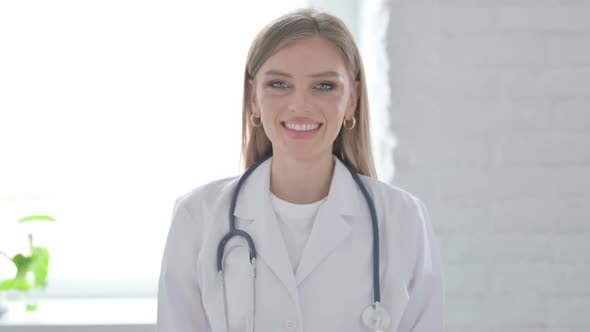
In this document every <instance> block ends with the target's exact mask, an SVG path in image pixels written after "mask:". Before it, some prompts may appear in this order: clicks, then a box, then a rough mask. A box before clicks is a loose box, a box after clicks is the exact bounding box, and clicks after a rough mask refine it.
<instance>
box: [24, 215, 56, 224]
mask: <svg viewBox="0 0 590 332" xmlns="http://www.w3.org/2000/svg"><path fill="white" fill-rule="evenodd" d="M30 221H51V222H54V221H55V218H53V217H51V216H42V215H33V216H28V217H24V218H21V219H20V220H19V221H18V222H19V223H23V222H30Z"/></svg>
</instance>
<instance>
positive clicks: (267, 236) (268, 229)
mask: <svg viewBox="0 0 590 332" xmlns="http://www.w3.org/2000/svg"><path fill="white" fill-rule="evenodd" d="M271 160H272V159H269V160H266V161H265V162H263V163H262V164H261V165H260V166H259V167H258V169H256V170H255V171H254V172H253V173H252V174H251V175H250V177H249V178H248V179H247V180H246V182H244V184H243V186H242V189H241V190H240V194H239V195H238V201H237V202H236V210H235V213H234V215H235V216H236V217H238V218H241V219H243V220H239V221H238V228H240V229H242V230H244V231H246V232H247V233H248V234H250V236H251V237H252V239H253V241H254V245H255V247H256V252H257V254H258V258H259V259H260V260H262V261H263V262H264V263H265V264H266V265H267V266H268V267H269V268H270V270H271V271H272V272H273V273H274V274H275V275H276V276H277V278H278V279H279V280H280V281H281V283H282V284H283V285H284V286H285V287H286V288H287V290H288V292H289V294H290V296H291V297H292V299H293V301H297V288H296V287H297V286H296V283H295V276H294V275H293V268H292V266H291V261H290V260H289V256H288V254H287V248H286V247H285V242H284V240H283V235H282V233H281V230H280V229H279V225H278V224H277V220H276V215H275V212H274V209H273V207H272V202H271V199H270V166H271ZM248 220H250V222H249V221H248ZM258 264H260V263H258Z"/></svg>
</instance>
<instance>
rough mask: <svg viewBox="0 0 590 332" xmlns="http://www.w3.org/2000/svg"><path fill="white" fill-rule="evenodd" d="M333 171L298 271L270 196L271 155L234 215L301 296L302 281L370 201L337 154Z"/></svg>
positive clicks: (261, 253)
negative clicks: (328, 189) (289, 253)
mask: <svg viewBox="0 0 590 332" xmlns="http://www.w3.org/2000/svg"><path fill="white" fill-rule="evenodd" d="M334 161H335V165H334V174H333V177H332V182H331V185H330V191H329V193H328V197H327V199H326V201H325V202H324V204H323V205H322V206H321V207H320V210H319V211H318V215H317V218H316V222H315V223H314V226H313V229H312V232H311V234H310V236H309V239H308V242H307V245H306V247H305V249H304V252H303V255H302V257H301V261H300V262H299V265H298V267H297V270H296V271H295V274H294V273H293V268H292V266H291V264H290V260H289V256H288V253H287V248H286V246H285V242H284V240H283V235H282V233H281V230H280V228H279V225H278V223H277V222H276V215H275V212H274V209H273V206H272V202H271V196H270V168H271V163H272V157H271V158H269V159H268V160H266V161H264V162H263V163H262V164H261V165H260V166H259V167H258V168H257V169H256V170H255V171H254V172H253V173H252V174H251V175H250V177H249V178H248V179H247V180H246V181H245V182H244V184H243V186H242V189H241V190H240V194H239V195H238V200H237V202H236V209H235V212H234V215H235V216H236V217H237V218H239V221H238V224H237V227H238V228H240V229H242V230H244V231H246V232H248V234H250V236H251V237H252V238H253V239H254V242H255V246H256V249H257V253H258V255H259V257H260V258H261V259H262V260H263V261H264V262H265V263H266V264H267V265H268V267H269V268H270V269H271V270H272V271H273V273H274V274H275V275H276V276H277V277H278V278H279V280H281V282H282V283H283V284H284V286H285V287H286V288H287V290H288V291H289V294H290V295H291V298H292V299H293V300H294V301H295V302H296V303H297V302H298V291H297V285H299V284H300V283H301V282H303V280H304V279H305V278H306V277H307V276H308V275H309V274H310V273H311V272H313V270H314V269H315V268H316V267H317V266H319V265H320V264H321V263H322V261H324V259H325V258H326V257H327V256H328V255H329V254H330V253H331V252H332V251H333V250H334V249H336V247H337V246H338V245H339V244H340V243H341V242H342V241H344V240H345V239H346V238H347V237H348V236H349V234H350V232H351V230H352V227H351V225H350V222H353V221H354V220H358V219H359V218H347V216H359V215H361V214H362V211H361V204H363V203H364V202H365V199H364V197H363V196H362V192H361V191H360V189H359V188H358V186H357V184H356V182H354V179H353V178H352V176H351V175H350V173H349V171H348V169H347V168H346V166H345V165H344V164H343V163H342V162H341V161H340V160H339V159H338V158H336V157H334Z"/></svg>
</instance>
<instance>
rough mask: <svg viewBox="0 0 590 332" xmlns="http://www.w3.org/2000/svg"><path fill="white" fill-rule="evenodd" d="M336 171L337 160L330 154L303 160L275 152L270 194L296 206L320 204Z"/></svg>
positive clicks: (326, 194)
mask: <svg viewBox="0 0 590 332" xmlns="http://www.w3.org/2000/svg"><path fill="white" fill-rule="evenodd" d="M277 152H278V151H277ZM333 172H334V160H333V159H332V155H331V154H327V155H325V156H323V157H321V158H310V159H305V160H301V159H295V158H293V157H290V156H286V155H283V154H281V153H274V154H273V158H272V164H271V173H270V191H271V192H272V193H273V194H274V195H275V196H277V197H278V198H280V199H282V200H284V201H287V202H290V203H294V204H310V203H313V202H317V201H319V200H321V199H322V198H324V197H326V196H328V192H329V191H330V184H331V183H332V174H333Z"/></svg>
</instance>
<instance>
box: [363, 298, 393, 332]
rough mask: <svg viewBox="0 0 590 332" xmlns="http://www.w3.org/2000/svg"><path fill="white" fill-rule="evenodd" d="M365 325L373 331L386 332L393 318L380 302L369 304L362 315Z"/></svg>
mask: <svg viewBox="0 0 590 332" xmlns="http://www.w3.org/2000/svg"><path fill="white" fill-rule="evenodd" d="M361 319H362V321H363V324H364V325H365V326H366V327H367V328H368V329H370V330H372V331H384V330H386V329H387V328H389V325H390V324H391V317H389V313H387V310H385V308H383V307H382V306H381V305H380V304H379V302H375V303H373V304H369V306H368V307H366V308H365V310H363V313H362V314H361Z"/></svg>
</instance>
